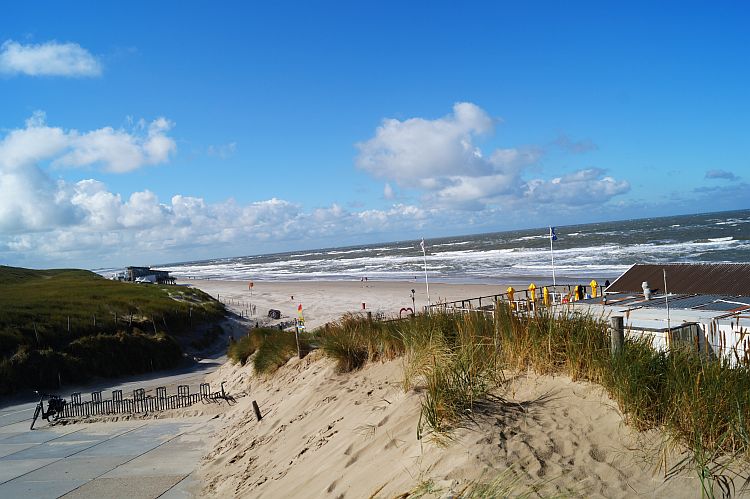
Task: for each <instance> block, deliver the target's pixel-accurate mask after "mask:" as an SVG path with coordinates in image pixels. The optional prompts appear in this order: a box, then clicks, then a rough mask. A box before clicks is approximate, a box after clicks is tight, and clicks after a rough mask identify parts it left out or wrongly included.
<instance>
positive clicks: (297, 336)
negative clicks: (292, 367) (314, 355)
mask: <svg viewBox="0 0 750 499" xmlns="http://www.w3.org/2000/svg"><path fill="white" fill-rule="evenodd" d="M294 339H296V340H297V357H298V358H300V359H301V358H302V349H300V347H299V326H297V327H295V328H294Z"/></svg>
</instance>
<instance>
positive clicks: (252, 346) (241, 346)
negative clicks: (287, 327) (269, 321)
mask: <svg viewBox="0 0 750 499" xmlns="http://www.w3.org/2000/svg"><path fill="white" fill-rule="evenodd" d="M278 332H279V330H278V329H270V328H262V327H261V328H254V329H250V330H249V331H248V332H247V335H245V336H243V337H242V338H240V339H239V340H235V341H233V342H231V343H230V344H229V348H228V349H227V356H228V357H229V358H230V359H231V360H233V361H234V362H235V363H239V364H242V365H244V364H245V362H247V359H248V358H249V357H250V356H251V355H252V354H254V353H255V352H256V351H257V350H258V347H260V345H261V344H262V343H263V340H264V339H265V337H266V336H268V335H269V334H275V333H278Z"/></svg>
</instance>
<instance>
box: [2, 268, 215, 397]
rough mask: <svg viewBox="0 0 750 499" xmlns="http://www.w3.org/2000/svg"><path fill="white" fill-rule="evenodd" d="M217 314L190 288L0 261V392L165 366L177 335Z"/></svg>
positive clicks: (173, 357) (172, 359) (176, 351)
mask: <svg viewBox="0 0 750 499" xmlns="http://www.w3.org/2000/svg"><path fill="white" fill-rule="evenodd" d="M223 316H224V307H223V306H222V305H221V304H220V303H218V302H217V301H216V300H214V299H213V298H211V297H210V296H208V295H206V294H205V293H203V292H202V291H200V290H197V289H193V288H185V287H180V286H159V285H138V284H133V283H126V282H118V281H111V280H108V279H104V278H103V277H101V276H99V275H97V274H95V273H93V272H89V271H86V270H77V269H55V270H30V269H23V268H16V267H5V266H0V393H10V392H13V391H17V390H20V389H23V388H45V387H46V388H48V387H56V386H57V385H58V382H59V380H63V382H73V381H83V380H85V379H88V378H90V377H91V376H117V375H120V374H130V373H139V372H144V371H149V370H156V369H163V368H167V367H172V366H174V365H176V364H177V363H178V362H179V360H180V359H181V349H180V346H179V340H181V339H183V338H186V337H188V336H189V335H190V333H191V332H193V331H195V330H197V329H206V328H207V325H210V324H212V323H216V322H218V321H219V320H220V319H221V318H223Z"/></svg>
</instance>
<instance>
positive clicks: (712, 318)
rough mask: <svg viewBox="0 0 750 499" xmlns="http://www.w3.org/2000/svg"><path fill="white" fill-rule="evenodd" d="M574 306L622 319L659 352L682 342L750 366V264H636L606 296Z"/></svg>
mask: <svg viewBox="0 0 750 499" xmlns="http://www.w3.org/2000/svg"><path fill="white" fill-rule="evenodd" d="M665 283H666V284H665ZM572 305H573V306H574V307H575V308H577V309H585V310H586V311H587V312H589V313H592V314H595V315H601V316H602V317H611V316H616V315H621V316H623V319H624V324H625V330H626V334H628V335H631V336H644V335H645V336H648V337H650V338H651V341H652V344H653V345H654V347H655V348H658V349H668V348H670V347H671V346H672V345H674V344H677V343H683V344H689V345H691V346H693V347H694V348H696V349H697V350H699V351H701V352H704V353H705V354H706V355H708V356H711V357H716V358H718V357H724V358H726V359H728V360H729V361H730V362H731V363H732V364H737V363H745V362H750V264H741V263H737V264H726V263H721V264H709V263H699V264H693V263H691V264H688V263H685V264H636V265H633V266H632V267H630V268H629V269H628V270H627V271H626V272H625V273H623V274H622V275H621V276H620V277H618V278H617V279H616V280H615V281H614V282H613V283H612V284H611V285H610V286H609V287H608V288H607V290H606V292H605V294H604V296H603V297H598V298H595V299H588V300H582V301H579V302H574V304H572Z"/></svg>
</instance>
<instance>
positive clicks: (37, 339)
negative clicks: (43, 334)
mask: <svg viewBox="0 0 750 499" xmlns="http://www.w3.org/2000/svg"><path fill="white" fill-rule="evenodd" d="M32 324H33V325H34V336H36V346H39V333H37V332H36V321H34V322H32Z"/></svg>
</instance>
